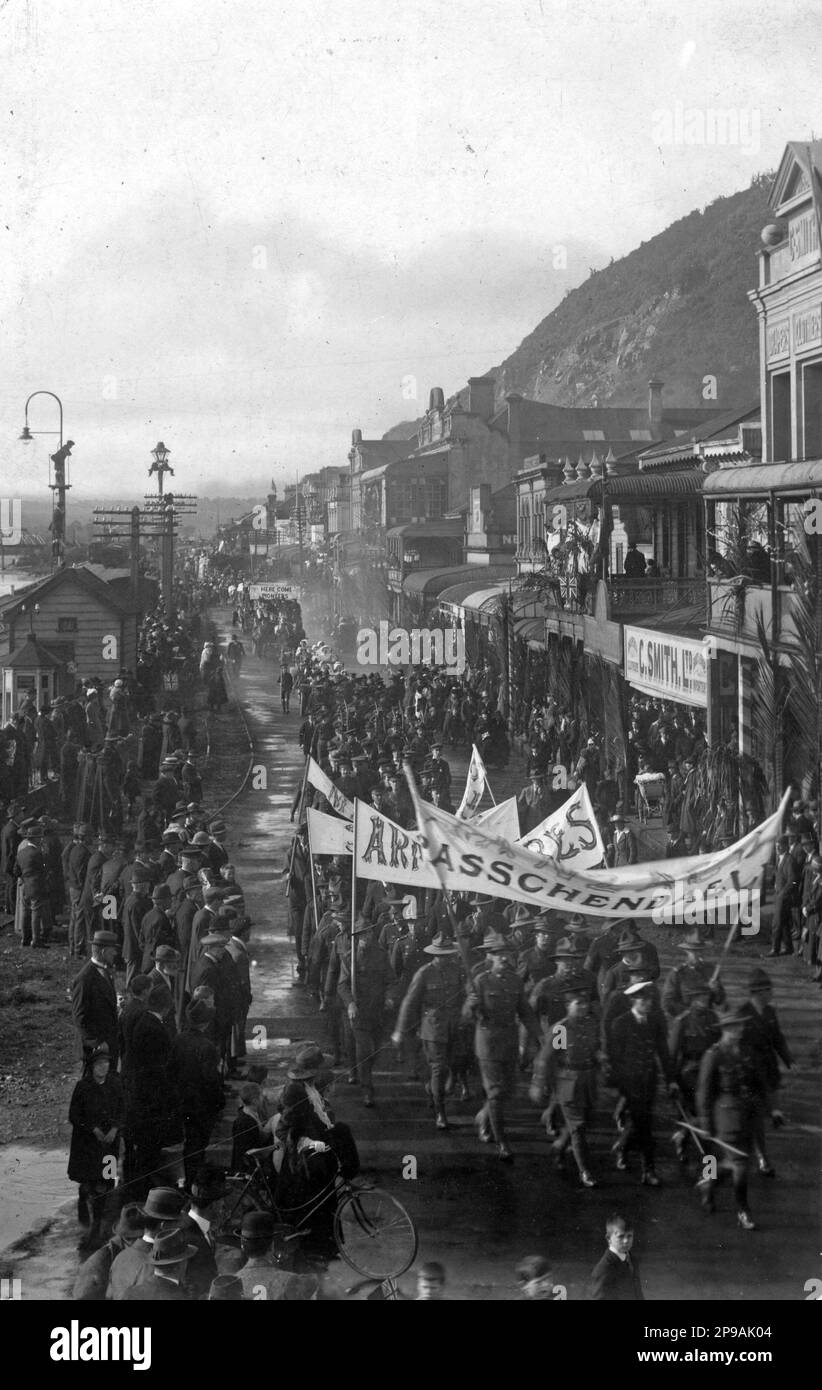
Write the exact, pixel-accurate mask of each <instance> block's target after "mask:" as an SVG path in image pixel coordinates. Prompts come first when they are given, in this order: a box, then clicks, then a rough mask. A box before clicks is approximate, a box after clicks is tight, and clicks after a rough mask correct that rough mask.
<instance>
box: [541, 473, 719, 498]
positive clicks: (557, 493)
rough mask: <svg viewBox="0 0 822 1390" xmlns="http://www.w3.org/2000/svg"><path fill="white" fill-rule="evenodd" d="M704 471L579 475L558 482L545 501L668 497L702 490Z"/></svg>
mask: <svg viewBox="0 0 822 1390" xmlns="http://www.w3.org/2000/svg"><path fill="white" fill-rule="evenodd" d="M704 481H705V474H704V473H703V472H702V470H701V468H689V469H677V470H675V471H672V472H670V473H663V472H653V473H623V474H622V475H617V474H615V475H613V476H612V477H609V478H605V479H602V478H577V479H575V481H574V482H571V483H559V484H558V486H557V487H554V488H551V491H550V492H547V493H546V494H545V500H546V502H573V501H574V500H575V499H579V498H582V497H595V498H597V499H599V498H601V496H602V491H603V487H604V490H605V495H606V496H607V497H610V498H614V497H668V496H676V495H678V494H682V493H697V492H701V491H702V486H703V483H704Z"/></svg>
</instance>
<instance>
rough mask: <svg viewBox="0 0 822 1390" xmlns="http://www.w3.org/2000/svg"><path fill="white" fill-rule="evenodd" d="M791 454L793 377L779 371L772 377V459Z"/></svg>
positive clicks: (787, 457) (779, 460)
mask: <svg viewBox="0 0 822 1390" xmlns="http://www.w3.org/2000/svg"><path fill="white" fill-rule="evenodd" d="M790 456H791V377H790V373H789V372H779V373H778V374H776V375H774V376H772V377H771V459H772V460H773V462H774V463H779V462H781V460H782V459H789V458H790Z"/></svg>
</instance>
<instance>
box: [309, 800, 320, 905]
mask: <svg viewBox="0 0 822 1390" xmlns="http://www.w3.org/2000/svg"><path fill="white" fill-rule="evenodd" d="M308 862H309V864H310V866H311V903H312V906H313V909H314V931H315V932H316V930H317V928H318V927H319V925H320V919H319V917H318V915H317V884H316V881H315V878H314V846H313V845H312V843H311V821H310V819H309V822H308Z"/></svg>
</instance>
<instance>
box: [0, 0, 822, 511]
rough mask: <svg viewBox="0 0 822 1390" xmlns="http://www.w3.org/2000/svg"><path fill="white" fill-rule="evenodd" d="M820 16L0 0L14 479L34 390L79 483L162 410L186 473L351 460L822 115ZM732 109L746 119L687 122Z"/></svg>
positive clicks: (23, 466)
mask: <svg viewBox="0 0 822 1390" xmlns="http://www.w3.org/2000/svg"><path fill="white" fill-rule="evenodd" d="M821 34H822V3H820V0H810V3H808V2H807V0H805V2H804V3H803V0H799V3H791V4H789V5H785V4H784V3H782V0H763V3H758V4H757V3H755V0H717V3H713V0H688V3H687V4H681V3H680V4H677V5H673V4H671V5H669V4H666V3H664V2H662V0H648V3H643V0H624V3H623V4H622V5H620V6H615V5H614V4H613V3H612V0H450V3H445V0H438V2H437V3H434V2H433V0H422V3H416V4H411V3H408V0H405V3H402V4H399V3H394V0H379V3H374V4H366V3H351V0H336V2H335V3H334V4H330V3H328V0H325V2H324V3H323V2H322V0H287V3H280V0H162V3H160V0H138V3H135V2H134V0H130V2H129V3H124V0H105V3H104V4H100V2H99V0H5V4H3V3H2V0H0V41H1V42H2V53H1V54H0V80H1V81H2V92H3V102H2V107H3V111H2V123H3V129H2V151H3V153H2V154H1V155H0V194H1V195H2V213H3V216H2V218H0V233H1V234H2V236H3V242H2V255H0V324H2V348H3V351H2V371H0V485H1V486H0V492H2V493H5V492H7V491H14V490H16V489H24V488H29V487H30V486H32V485H36V482H37V480H38V479H39V476H40V470H42V476H43V482H44V483H45V481H46V458H47V453H48V452H50V451H51V448H52V447H53V446H52V444H51V443H50V441H49V440H48V439H41V440H39V441H37V442H36V443H34V444H32V445H30V446H29V447H28V450H26V447H25V446H24V445H22V444H18V443H17V436H18V435H19V433H20V426H21V424H22V408H23V402H24V400H25V398H26V396H27V395H28V394H29V392H30V391H33V390H35V389H38V388H46V389H50V390H53V391H56V392H57V393H58V394H59V395H60V396H61V397H62V399H63V403H64V407H65V414H66V434H67V436H70V437H71V438H73V439H74V440H75V441H76V448H75V451H74V459H73V467H74V472H73V481H74V484H75V488H76V493H75V495H76V496H78V497H79V496H81V495H85V496H90V497H93V496H102V495H106V496H108V497H110V496H112V495H114V494H118V493H120V492H131V493H133V492H134V491H135V489H136V490H137V491H138V492H139V491H140V490H141V489H142V482H141V481H140V472H141V470H142V469H144V468H147V466H148V464H149V463H150V457H149V451H150V450H151V448H152V447H153V445H154V444H155V443H156V441H157V439H158V438H160V437H162V438H163V439H164V441H165V443H166V444H167V445H168V447H169V448H170V449H171V451H172V452H171V462H172V463H173V464H174V466H175V468H176V470H177V473H176V477H175V480H174V482H175V485H176V486H177V487H178V488H179V489H180V490H181V491H189V492H200V493H203V494H205V493H211V494H214V493H217V492H221V493H226V494H228V493H235V494H236V493H247V492H249V491H252V492H256V491H257V490H258V489H259V488H261V487H262V485H263V483H264V482H265V480H266V479H267V478H268V477H269V476H270V475H271V474H272V473H273V474H274V476H275V477H276V478H277V480H278V482H280V483H282V482H283V481H284V480H287V479H293V478H294V477H295V476H296V475H298V474H301V473H304V472H306V471H309V470H311V469H313V468H315V467H320V466H322V465H324V464H329V463H331V464H343V463H345V458H346V453H347V449H348V447H349V441H350V432H351V429H352V427H354V426H360V427H361V428H362V429H363V432H364V434H365V435H366V436H378V435H380V434H382V433H383V432H384V430H386V429H387V428H389V426H391V425H392V424H394V423H396V422H397V421H399V420H401V419H409V418H413V417H414V416H416V415H417V414H419V413H420V412H421V410H422V409H424V406H425V404H426V402H427V397H428V391H429V389H430V387H431V386H434V385H441V386H442V387H443V388H444V389H445V391H446V394H448V393H450V392H452V391H454V390H456V389H458V388H459V387H460V385H462V384H463V383H464V381H465V379H466V377H467V376H468V375H469V374H471V373H475V372H480V371H482V370H484V369H487V368H489V367H491V366H494V365H495V364H496V363H498V362H499V361H500V360H501V359H502V358H504V357H505V356H507V355H508V353H510V352H511V351H513V349H514V348H515V347H516V346H517V344H518V343H519V341H520V340H521V338H522V337H523V336H524V335H525V334H526V333H527V332H529V331H530V330H531V329H532V328H533V327H534V326H535V325H536V323H537V322H538V321H539V319H540V318H541V317H542V316H543V315H544V314H545V313H546V312H548V311H549V310H550V309H551V308H552V307H553V306H554V304H555V303H556V302H557V301H558V300H559V299H560V298H561V297H562V295H563V293H564V292H565V290H566V288H568V286H569V285H573V284H575V283H577V282H578V280H579V279H580V278H584V276H585V275H587V272H588V267H589V265H593V264H596V265H602V264H604V263H605V262H607V260H608V259H610V257H611V256H612V255H613V256H620V255H622V254H624V253H625V252H627V251H630V250H631V249H632V248H633V247H635V246H636V245H638V244H639V242H640V241H643V240H647V239H648V238H649V237H651V236H653V235H655V234H656V233H657V232H659V231H661V230H662V229H663V228H664V227H665V226H667V225H668V224H669V223H670V222H671V221H673V220H674V219H676V218H677V217H680V216H682V215H684V214H685V213H687V212H689V211H690V210H691V209H692V208H694V207H700V206H704V204H705V203H707V202H710V201H711V200H712V199H713V198H715V197H717V196H719V195H722V194H725V193H730V192H734V191H736V190H737V189H739V188H742V187H745V186H746V185H747V184H748V183H749V182H750V178H751V175H752V174H754V173H755V172H757V171H760V170H762V169H768V168H773V167H774V166H775V164H776V163H777V161H778V159H779V157H780V155H781V152H782V149H783V146H784V143H785V141H786V140H788V139H805V138H807V137H808V136H809V135H810V134H812V133H813V132H814V131H815V132H816V133H817V134H822V86H821V85H820V81H819V73H820V47H821V46H822V44H821V43H820V35H821ZM677 103H679V104H680V107H679V115H677ZM719 109H721V110H725V111H727V110H728V109H733V111H734V112H735V113H736V118H737V125H738V137H737V142H736V143H735V144H733V145H727V144H726V145H723V146H719V145H717V144H716V143H714V144H710V143H708V139H709V134H706V138H705V140H704V141H703V143H701V144H700V143H690V144H688V143H684V142H683V140H682V134H683V132H684V131H685V130H686V129H688V130H689V131H690V137H689V138H690V139H692V140H693V139H694V138H695V135H696V138H698V130H699V126H698V123H697V124H695V123H694V122H695V118H694V117H693V115H691V116H690V117H689V115H688V113H689V112H690V113H692V112H694V111H696V112H697V113H704V117H705V121H706V123H707V121H708V119H709V113H710V112H712V111H715V110H719ZM707 129H708V127H707V124H706V131H707ZM561 247H566V248H567V250H568V265H567V268H563V267H562V261H563V255H562V253H561V252H560V253H559V254H558V248H561ZM557 267H558V268H557ZM753 273H754V268H753V261H752V277H753ZM752 283H753V278H752ZM415 391H416V397H415V394H414V393H415ZM35 411H36V414H35ZM50 411H51V407H50V403H49V402H48V401H43V400H41V401H39V402H38V401H35V402H34V403H33V405H32V417H31V424H32V425H33V426H34V427H37V426H42V427H43V428H49V427H50V426H51V425H52V423H53V418H54V416H53V414H52V413H50Z"/></svg>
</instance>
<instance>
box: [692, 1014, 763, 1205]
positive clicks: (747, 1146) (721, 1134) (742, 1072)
mask: <svg viewBox="0 0 822 1390" xmlns="http://www.w3.org/2000/svg"><path fill="white" fill-rule="evenodd" d="M696 1100H697V1110H698V1113H699V1116H700V1121H699V1122H700V1126H701V1128H703V1129H706V1130H708V1131H709V1132H710V1133H711V1134H714V1135H715V1136H716V1138H717V1139H722V1140H724V1141H725V1143H726V1144H732V1145H733V1146H734V1148H736V1149H739V1150H740V1151H741V1152H740V1153H739V1154H734V1153H731V1152H730V1151H729V1150H727V1149H720V1151H719V1162H720V1164H721V1165H722V1166H723V1167H724V1168H729V1169H730V1171H731V1175H732V1178H733V1189H734V1197H735V1199H736V1206H737V1211H738V1212H739V1214H740V1219H742V1218H744V1221H743V1224H745V1222H750V1217H749V1216H748V1161H749V1155H750V1153H751V1151H752V1149H753V1148H754V1146H755V1144H756V1136H757V1129H758V1126H759V1124H760V1117H761V1116H762V1114H763V1113H764V1112H765V1111H766V1110H769V1109H770V1105H769V1102H768V1096H767V1087H766V1083H765V1079H764V1077H763V1076H762V1075H761V1073H760V1071H759V1070H758V1068H757V1066H756V1062H755V1059H754V1056H753V1054H752V1052H751V1051H750V1050H749V1049H748V1048H746V1047H740V1046H735V1045H734V1044H733V1043H731V1042H727V1041H725V1040H723V1041H720V1042H718V1043H716V1044H715V1045H714V1046H713V1047H711V1048H709V1049H708V1051H707V1052H706V1053H705V1056H704V1057H703V1058H702V1062H701V1064H700V1069H699V1080H698V1084H697V1098H696ZM713 1186H714V1184H713V1182H712V1181H705V1182H703V1184H702V1189H703V1193H702V1199H703V1202H704V1203H705V1205H707V1206H709V1207H711V1206H712V1203H713Z"/></svg>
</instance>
